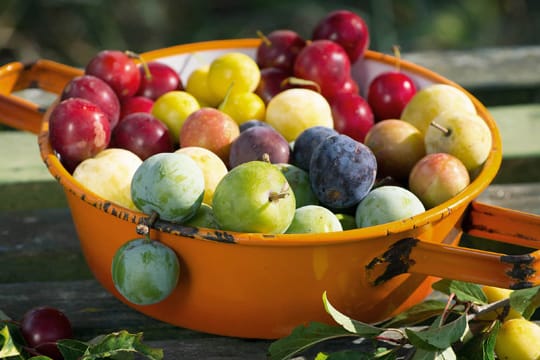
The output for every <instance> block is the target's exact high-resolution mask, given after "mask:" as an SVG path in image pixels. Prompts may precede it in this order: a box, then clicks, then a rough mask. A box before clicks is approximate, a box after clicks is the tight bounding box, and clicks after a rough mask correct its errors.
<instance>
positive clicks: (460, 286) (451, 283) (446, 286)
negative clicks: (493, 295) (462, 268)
mask: <svg viewBox="0 0 540 360" xmlns="http://www.w3.org/2000/svg"><path fill="white" fill-rule="evenodd" d="M432 287H433V289H435V290H437V291H440V292H442V293H444V294H447V295H450V294H455V295H456V297H457V298H458V299H459V300H461V301H472V302H475V303H478V304H486V303H487V297H486V294H484V292H483V291H482V287H481V286H480V285H477V284H472V283H467V282H463V281H457V280H447V279H443V280H439V281H437V282H436V283H434V284H433V285H432Z"/></svg>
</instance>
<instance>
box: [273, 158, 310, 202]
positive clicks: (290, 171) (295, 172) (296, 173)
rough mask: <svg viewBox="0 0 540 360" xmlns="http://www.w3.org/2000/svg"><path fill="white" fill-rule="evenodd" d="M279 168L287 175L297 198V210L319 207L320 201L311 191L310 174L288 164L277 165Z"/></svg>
mask: <svg viewBox="0 0 540 360" xmlns="http://www.w3.org/2000/svg"><path fill="white" fill-rule="evenodd" d="M276 166H277V168H278V169H279V170H280V171H281V172H282V173H283V175H285V178H286V179H287V181H288V182H289V185H290V186H291V188H292V190H293V193H294V197H295V198H296V208H299V207H302V206H305V205H318V204H319V199H317V197H316V196H315V193H314V192H313V190H312V189H311V182H310V181H309V174H308V172H307V171H305V170H303V169H300V168H299V167H298V166H295V165H293V164H287V163H279V164H276Z"/></svg>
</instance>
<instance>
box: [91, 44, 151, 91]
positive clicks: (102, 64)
mask: <svg viewBox="0 0 540 360" xmlns="http://www.w3.org/2000/svg"><path fill="white" fill-rule="evenodd" d="M85 73H86V74H87V75H94V76H97V77H98V78H100V79H102V80H104V81H105V82H106V83H107V84H109V85H110V86H111V87H112V89H113V90H114V91H115V92H116V94H117V95H118V97H119V98H124V97H127V96H133V95H134V94H135V93H136V92H137V90H138V89H139V84H140V82H141V73H140V71H139V68H138V66H137V64H136V63H135V61H134V60H133V59H132V58H131V57H130V56H128V55H127V54H126V53H124V52H122V51H119V50H102V51H100V52H98V53H97V54H96V55H95V56H94V57H93V58H92V59H90V61H89V62H88V64H86V68H85Z"/></svg>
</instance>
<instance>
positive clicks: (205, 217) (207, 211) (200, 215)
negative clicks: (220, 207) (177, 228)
mask: <svg viewBox="0 0 540 360" xmlns="http://www.w3.org/2000/svg"><path fill="white" fill-rule="evenodd" d="M184 225H187V226H193V227H201V228H208V229H219V224H218V223H217V220H216V217H215V216H214V210H213V209H212V207H211V206H210V205H208V204H205V203H202V204H201V206H200V207H199V210H197V212H196V213H195V216H193V217H192V218H191V219H189V220H188V221H186V222H185V223H184Z"/></svg>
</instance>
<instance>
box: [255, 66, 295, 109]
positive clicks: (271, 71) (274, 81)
mask: <svg viewBox="0 0 540 360" xmlns="http://www.w3.org/2000/svg"><path fill="white" fill-rule="evenodd" d="M289 76H290V75H289V73H288V72H287V71H285V70H283V69H280V68H277V67H267V68H264V69H261V79H260V80H259V84H258V85H257V88H256V89H255V93H256V94H257V95H259V97H260V98H261V99H262V100H263V101H264V103H265V104H268V102H269V101H270V99H272V98H273V97H274V96H276V95H277V94H278V93H280V92H281V91H283V90H285V89H287V88H289V86H287V84H286V80H287V78H288V77H289Z"/></svg>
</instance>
